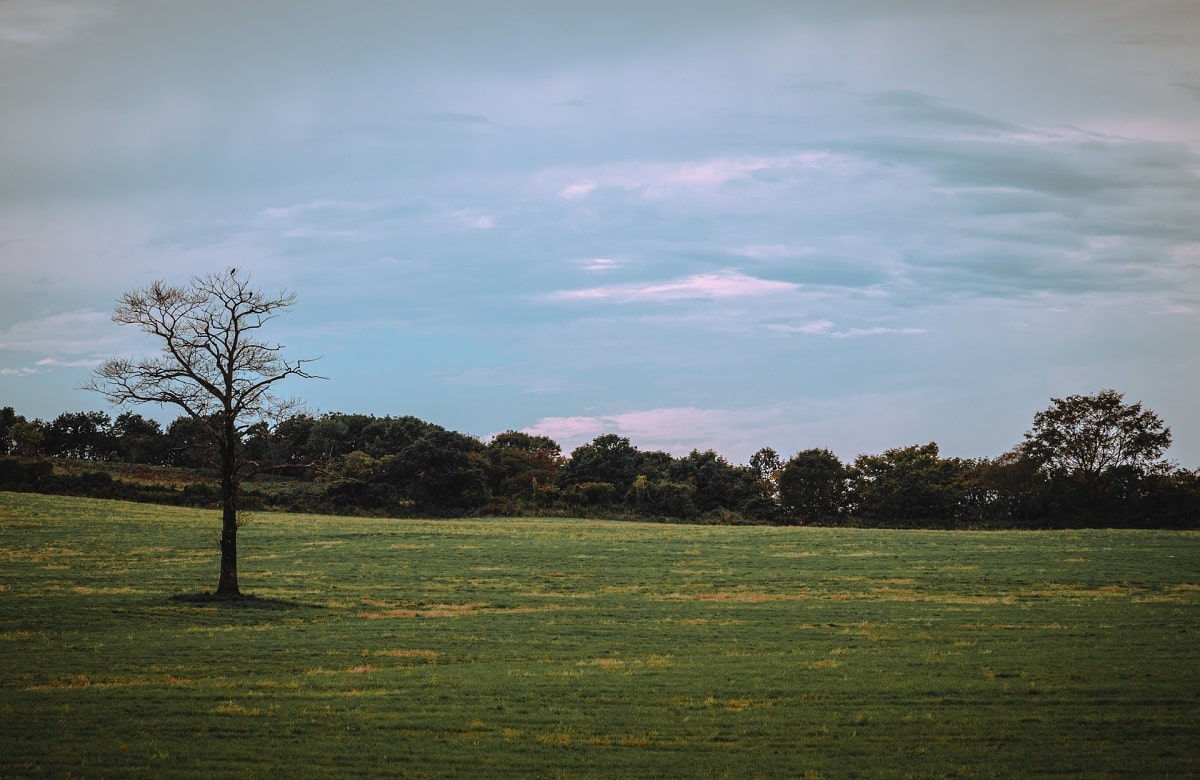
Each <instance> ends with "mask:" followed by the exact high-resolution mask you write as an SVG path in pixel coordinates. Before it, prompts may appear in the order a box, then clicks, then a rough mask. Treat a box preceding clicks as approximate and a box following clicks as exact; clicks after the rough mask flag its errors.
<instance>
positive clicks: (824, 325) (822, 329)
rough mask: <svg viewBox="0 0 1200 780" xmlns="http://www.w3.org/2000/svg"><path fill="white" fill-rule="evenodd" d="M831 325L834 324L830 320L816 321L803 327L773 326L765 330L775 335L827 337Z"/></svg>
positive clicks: (831, 327)
mask: <svg viewBox="0 0 1200 780" xmlns="http://www.w3.org/2000/svg"><path fill="white" fill-rule="evenodd" d="M833 325H834V323H833V321H832V320H817V321H816V322H809V323H807V324H805V325H783V324H773V325H768V326H767V330H770V331H774V332H776V333H787V334H792V333H801V334H804V335H807V336H825V335H828V334H829V332H830V331H831V330H832V329H833Z"/></svg>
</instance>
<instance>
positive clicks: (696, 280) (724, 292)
mask: <svg viewBox="0 0 1200 780" xmlns="http://www.w3.org/2000/svg"><path fill="white" fill-rule="evenodd" d="M799 287H800V285H797V284H792V283H791V282H779V281H774V280H770V279H759V278H756V277H753V276H747V275H746V274H743V273H739V272H737V271H722V272H720V273H714V274H697V275H695V276H688V277H686V278H683V279H678V280H675V281H670V282H658V283H641V284H637V283H635V284H614V285H607V286H603V287H590V288H586V289H582V290H562V291H559V292H556V293H553V294H552V295H551V296H550V298H551V299H552V300H558V301H609V302H613V303H635V302H639V301H678V300H687V299H695V298H743V297H747V296H758V295H774V294H779V293H787V292H792V291H794V290H797V289H799Z"/></svg>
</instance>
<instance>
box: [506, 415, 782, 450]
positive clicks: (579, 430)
mask: <svg viewBox="0 0 1200 780" xmlns="http://www.w3.org/2000/svg"><path fill="white" fill-rule="evenodd" d="M779 421H780V411H779V410H778V409H699V408H696V407H692V406H686V407H670V408H659V409H645V410H640V411H631V412H622V413H619V414H611V415H599V416H573V417H545V418H542V419H541V420H539V421H538V422H537V423H535V424H534V425H531V426H529V427H527V428H523V429H522V430H523V431H524V432H525V433H529V434H532V435H535V436H549V437H550V438H552V439H554V440H555V441H557V442H558V443H559V444H561V445H562V447H563V449H564V450H565V451H568V452H569V451H570V450H572V449H574V448H575V447H578V446H579V445H581V444H586V443H587V442H589V441H591V440H593V439H594V438H596V437H597V436H600V435H602V434H606V433H615V434H617V435H620V436H624V437H626V438H628V439H629V440H630V441H631V442H632V443H633V444H634V445H635V446H636V447H638V448H639V449H642V450H665V451H667V452H670V453H672V454H674V455H686V454H687V453H688V452H690V451H692V450H693V449H703V450H706V449H716V450H717V451H718V452H719V453H720V454H722V455H728V454H729V453H730V451H736V452H737V453H739V454H741V453H742V451H743V450H745V447H746V446H749V442H750V441H752V439H753V437H754V436H755V435H757V434H752V435H751V436H750V437H745V436H743V435H741V433H740V432H742V431H747V430H750V431H760V430H762V429H764V428H767V427H769V426H770V425H772V424H774V423H778V422H779ZM722 447H724V448H725V449H722Z"/></svg>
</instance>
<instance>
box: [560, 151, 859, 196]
mask: <svg viewBox="0 0 1200 780" xmlns="http://www.w3.org/2000/svg"><path fill="white" fill-rule="evenodd" d="M841 159H842V158H841V157H840V156H838V155H836V154H833V153H831V152H828V151H825V150H805V151H801V152H796V153H793V154H786V155H776V156H743V157H713V158H708V159H701V160H686V161H682V162H623V163H622V162H618V163H611V164H607V165H602V166H597V167H595V168H591V169H588V170H587V171H586V172H585V173H582V174H575V175H572V176H571V179H570V183H568V184H566V185H562V186H560V187H559V189H558V196H559V197H560V198H564V199H566V200H580V199H583V198H586V197H588V196H590V195H592V194H593V193H595V192H596V191H597V190H600V189H612V190H624V191H627V192H634V193H637V194H640V195H641V196H643V197H645V198H649V199H652V200H653V199H662V198H670V197H675V196H679V195H682V194H685V193H694V192H711V191H714V190H718V189H719V188H721V187H723V186H725V185H730V184H737V183H746V182H753V181H762V182H769V181H772V180H773V179H774V178H775V177H777V176H780V175H782V174H786V173H791V172H795V171H797V170H806V169H815V168H822V167H830V166H835V165H837V164H838V163H839V162H840V161H841Z"/></svg>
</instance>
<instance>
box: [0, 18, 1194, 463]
mask: <svg viewBox="0 0 1200 780" xmlns="http://www.w3.org/2000/svg"><path fill="white" fill-rule="evenodd" d="M231 266H236V267H237V268H238V269H239V273H242V274H248V275H250V276H251V278H252V279H253V281H254V284H255V285H256V286H258V287H261V288H262V289H263V290H264V291H266V292H271V293H274V292H278V291H281V290H289V291H292V292H294V293H295V294H296V296H297V301H296V305H295V307H294V308H293V309H292V310H291V311H290V312H288V313H287V314H286V315H284V316H283V317H281V318H279V319H277V320H275V321H274V322H273V323H271V330H270V331H269V333H267V334H266V335H268V336H269V337H270V338H272V339H273V340H276V341H278V342H279V343H281V344H283V345H285V347H286V350H285V352H286V354H287V355H288V356H289V357H293V358H312V357H320V358H321V359H320V361H319V362H318V363H316V364H315V365H314V366H313V370H315V371H316V372H318V373H320V374H322V375H323V376H325V377H327V379H324V380H310V381H296V382H294V383H292V384H289V385H288V386H287V387H286V388H283V389H284V390H285V392H287V393H289V394H292V395H295V396H298V397H300V398H302V399H303V400H304V401H305V402H306V404H307V406H308V408H309V410H310V411H311V412H313V413H323V412H357V413H365V414H374V415H377V416H384V415H393V416H397V415H415V416H417V417H420V418H422V419H425V420H428V421H430V422H434V423H437V424H439V425H443V426H445V427H447V428H451V429H454V430H458V431H462V432H464V433H468V434H472V435H476V436H479V437H481V438H484V439H486V438H487V437H488V436H491V435H494V434H496V433H499V432H501V431H505V430H510V429H512V430H525V431H529V432H532V433H538V434H545V435H548V436H551V437H553V438H554V439H555V440H557V441H558V442H559V443H560V444H562V446H563V448H564V450H565V451H567V452H569V451H570V450H571V449H572V448H573V447H575V446H578V445H579V444H582V443H585V442H588V441H590V440H592V439H593V438H594V437H596V436H598V435H600V434H605V433H616V434H618V435H621V436H625V437H628V438H629V439H630V440H631V441H632V442H633V444H635V445H636V446H637V447H639V448H640V449H643V450H653V449H662V450H667V451H670V452H672V453H675V454H677V455H682V454H686V453H687V452H688V451H690V450H692V449H699V450H707V449H714V450H716V451H717V452H718V453H720V454H722V455H724V456H725V457H726V458H728V459H729V460H730V461H731V462H733V463H745V462H747V461H748V459H749V457H750V455H751V454H752V453H754V452H755V451H756V450H758V449H759V448H761V447H767V446H769V447H772V448H774V449H775V450H776V451H777V452H778V453H779V454H781V455H782V456H783V457H785V458H786V457H788V456H790V455H792V454H794V453H796V452H798V451H800V450H804V449H809V448H813V447H827V448H829V449H831V450H833V451H834V452H835V453H837V454H838V455H839V456H840V457H841V458H842V459H843V460H845V461H850V460H852V459H853V458H854V457H855V456H857V455H858V454H864V453H880V452H882V451H884V450H886V449H889V448H893V447H903V446H908V445H912V444H924V443H927V442H929V441H936V442H937V443H938V444H939V446H940V448H941V452H942V454H943V455H944V456H957V457H995V456H998V455H1000V454H1002V453H1004V452H1005V451H1007V450H1009V449H1011V448H1012V447H1013V446H1015V445H1016V444H1018V443H1020V441H1021V440H1022V436H1023V433H1024V432H1025V431H1027V430H1029V429H1030V428H1031V427H1032V421H1033V416H1034V414H1036V413H1037V412H1038V411H1040V410H1042V409H1045V408H1046V407H1047V406H1049V404H1050V401H1051V399H1052V398H1061V397H1064V396H1067V395H1072V394H1085V395H1090V394H1094V393H1097V392H1099V391H1100V390H1102V389H1106V388H1113V389H1116V390H1118V391H1120V392H1123V393H1125V397H1126V401H1127V402H1134V401H1140V402H1142V403H1143V404H1144V405H1145V406H1146V407H1148V408H1150V409H1152V410H1154V411H1155V412H1157V413H1158V414H1159V415H1160V416H1161V417H1162V418H1163V420H1164V421H1165V422H1166V424H1167V425H1168V426H1169V427H1170V428H1171V429H1172V431H1173V433H1174V438H1175V443H1174V445H1173V446H1172V448H1171V449H1170V450H1169V451H1168V453H1167V457H1168V458H1170V459H1172V460H1175V461H1177V462H1179V463H1180V465H1183V466H1185V467H1187V468H1196V467H1197V466H1200V404H1197V402H1196V398H1197V389H1196V381H1197V379H1198V378H1200V338H1198V336H1200V3H1197V2H1195V0H1138V1H1137V2H1132V1H1131V0H1036V1H1034V0H1029V1H1028V2H1026V1H1025V0H1013V2H1005V3H983V2H962V1H958V0H954V1H952V0H941V1H938V0H912V1H910V2H895V0H844V1H843V2H839V3H826V2H816V1H815V0H738V2H729V1H728V0H724V1H722V2H713V1H710V0H637V2H632V1H630V0H609V1H608V2H605V3H592V2H574V1H572V0H511V1H510V2H493V1H490V0H440V1H437V2H434V1H432V0H405V2H382V1H380V2H367V1H364V0H344V1H343V2H339V3H336V4H335V3H294V2H288V1H286V0H256V1H255V2H248V3H246V2H232V1H229V2H226V1H224V0H210V1H206V2H200V1H199V0H196V1H194V2H192V1H183V2H161V0H88V1H87V2H81V1H75V0H0V274H2V276H0V405H3V406H13V407H14V408H15V409H16V411H17V412H18V413H19V414H23V415H25V416H26V417H28V418H34V417H40V418H42V419H47V420H49V419H53V418H54V417H55V416H57V415H58V414H60V413H62V412H66V411H83V410H104V411H108V412H110V413H112V414H116V413H117V411H118V410H114V409H111V408H110V407H107V406H106V405H105V401H104V399H103V398H102V397H101V396H99V395H97V394H95V393H89V392H86V391H84V390H80V389H78V388H79V387H80V386H81V385H82V384H83V383H84V382H85V381H86V380H87V378H88V376H89V374H90V371H91V370H92V369H93V368H94V367H95V366H96V365H98V364H99V363H100V362H101V361H102V360H104V359H106V358H109V357H113V356H117V355H121V356H137V355H144V354H147V353H148V352H152V351H153V350H154V349H156V348H157V346H158V345H156V344H155V343H153V342H152V341H151V340H149V337H146V336H144V335H143V334H141V333H140V332H138V331H137V330H136V329H134V328H129V327H125V328H122V327H120V326H118V325H116V324H114V323H113V322H111V320H110V316H111V313H112V309H113V305H114V303H115V302H116V300H117V298H118V297H119V296H120V295H121V294H122V293H124V292H125V291H127V290H131V289H135V288H138V287H142V286H145V285H147V284H149V283H150V282H151V281H153V280H155V279H163V280H165V281H167V282H171V283H186V282H187V281H188V280H189V278H191V277H192V276H193V275H196V274H204V273H209V272H223V271H224V270H225V269H227V268H229V267H231ZM137 411H139V412H141V413H143V414H146V415H147V416H153V417H157V418H158V419H160V420H163V421H169V420H171V419H174V417H175V416H177V414H176V411H175V410H158V409H156V408H153V407H151V408H144V407H143V408H138V410H137Z"/></svg>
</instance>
